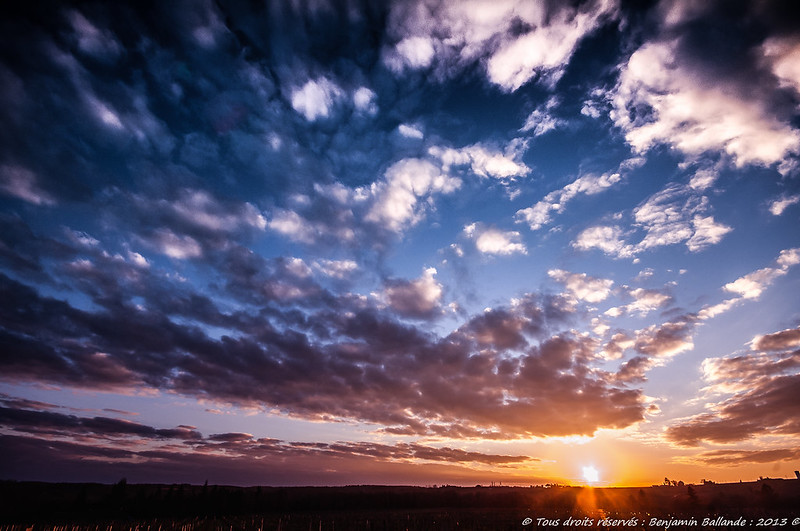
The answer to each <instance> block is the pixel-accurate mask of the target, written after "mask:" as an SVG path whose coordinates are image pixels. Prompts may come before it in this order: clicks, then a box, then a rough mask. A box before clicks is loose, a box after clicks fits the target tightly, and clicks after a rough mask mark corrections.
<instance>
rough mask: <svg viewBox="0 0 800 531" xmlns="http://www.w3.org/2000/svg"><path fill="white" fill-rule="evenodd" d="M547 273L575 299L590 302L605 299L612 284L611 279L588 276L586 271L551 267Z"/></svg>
mask: <svg viewBox="0 0 800 531" xmlns="http://www.w3.org/2000/svg"><path fill="white" fill-rule="evenodd" d="M547 274H548V276H549V277H550V278H552V279H554V280H556V281H558V282H561V283H562V284H564V287H566V288H567V290H568V291H569V292H570V293H571V294H572V295H573V296H574V297H575V298H576V299H579V300H583V301H586V302H591V303H597V302H600V301H603V300H605V299H606V298H607V297H608V295H609V293H611V286H613V285H614V281H613V280H609V279H604V278H594V277H590V276H588V275H587V274H586V273H570V272H568V271H564V270H563V269H551V270H550V271H548V272H547Z"/></svg>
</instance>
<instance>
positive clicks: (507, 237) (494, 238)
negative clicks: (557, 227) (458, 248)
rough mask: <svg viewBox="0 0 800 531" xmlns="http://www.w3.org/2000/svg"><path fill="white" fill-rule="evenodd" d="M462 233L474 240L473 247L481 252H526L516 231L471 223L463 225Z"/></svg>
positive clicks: (500, 253) (501, 253)
mask: <svg viewBox="0 0 800 531" xmlns="http://www.w3.org/2000/svg"><path fill="white" fill-rule="evenodd" d="M464 234H465V235H466V236H467V237H468V238H470V239H472V240H473V241H474V242H475V247H476V248H477V249H478V251H480V252H481V253H483V254H496V255H510V254H514V253H520V254H528V249H527V248H526V247H525V244H524V243H522V241H521V239H522V237H521V235H520V233H519V232H516V231H501V230H499V229H495V228H493V227H485V226H483V225H482V224H478V223H472V224H470V225H467V226H466V227H464Z"/></svg>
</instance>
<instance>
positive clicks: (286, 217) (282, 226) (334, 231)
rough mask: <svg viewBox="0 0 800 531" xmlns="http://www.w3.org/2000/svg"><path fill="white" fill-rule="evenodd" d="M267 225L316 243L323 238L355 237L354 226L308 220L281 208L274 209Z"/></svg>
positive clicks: (277, 230) (294, 238)
mask: <svg viewBox="0 0 800 531" xmlns="http://www.w3.org/2000/svg"><path fill="white" fill-rule="evenodd" d="M267 227H269V228H270V229H271V230H273V231H275V232H278V233H280V234H283V235H284V236H286V237H288V238H290V239H291V240H294V241H298V242H302V243H315V242H317V241H319V240H320V239H323V238H336V239H339V240H341V241H345V242H349V241H352V240H353V238H355V232H354V231H353V229H352V228H349V227H337V226H333V225H330V224H327V223H323V222H319V221H312V220H308V219H306V218H304V217H303V216H301V215H300V214H298V213H297V212H295V211H293V210H286V209H280V208H278V209H275V210H274V211H273V214H272V219H270V220H269V221H268V222H267Z"/></svg>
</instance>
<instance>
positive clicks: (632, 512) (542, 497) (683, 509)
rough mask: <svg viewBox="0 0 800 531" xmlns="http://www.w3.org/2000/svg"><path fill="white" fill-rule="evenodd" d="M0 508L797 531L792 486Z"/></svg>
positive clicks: (12, 525)
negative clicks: (781, 530) (751, 528)
mask: <svg viewBox="0 0 800 531" xmlns="http://www.w3.org/2000/svg"><path fill="white" fill-rule="evenodd" d="M0 500H2V508H0V531H25V530H28V529H33V530H34V531H38V530H58V531H84V530H86V531H88V530H95V531H100V530H107V531H117V530H125V529H130V530H138V531H151V530H152V531H157V530H159V531H173V530H175V531H177V530H180V531H203V530H209V531H211V530H219V531H223V530H224V531H231V530H234V529H242V530H258V531H266V530H280V531H290V530H315V531H316V530H322V529H326V530H328V529H330V530H339V531H345V530H356V529H359V530H387V531H392V530H406V529H408V530H415V529H441V530H447V529H454V530H455V529H458V530H481V529H501V530H502V529H586V528H592V529H651V530H654V529H701V528H702V529H733V528H739V529H740V528H742V527H747V528H750V527H753V528H755V527H758V528H760V529H772V528H774V529H800V481H796V480H792V481H790V480H763V481H758V482H750V483H736V484H723V485H714V484H707V485H687V486H657V487H647V488H589V487H468V488H465V487H450V486H443V487H438V488H423V487H381V486H353V487H286V488H279V487H247V488H241V487H228V486H194V485H128V484H126V483H125V482H124V481H121V482H119V483H118V484H116V485H100V484H49V483H27V482H26V483H18V482H2V483H0ZM796 519H797V521H796V523H795V520H796Z"/></svg>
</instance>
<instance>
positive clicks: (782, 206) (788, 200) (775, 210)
mask: <svg viewBox="0 0 800 531" xmlns="http://www.w3.org/2000/svg"><path fill="white" fill-rule="evenodd" d="M797 203H800V195H791V196H784V197H781V198H780V199H776V200H774V201H773V202H772V203H771V204H770V205H769V212H770V214H772V215H773V216H780V215H781V214H783V212H784V211H785V210H786V209H787V208H789V207H790V206H792V205H795V204H797Z"/></svg>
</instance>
